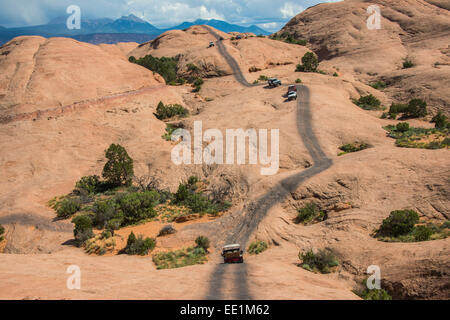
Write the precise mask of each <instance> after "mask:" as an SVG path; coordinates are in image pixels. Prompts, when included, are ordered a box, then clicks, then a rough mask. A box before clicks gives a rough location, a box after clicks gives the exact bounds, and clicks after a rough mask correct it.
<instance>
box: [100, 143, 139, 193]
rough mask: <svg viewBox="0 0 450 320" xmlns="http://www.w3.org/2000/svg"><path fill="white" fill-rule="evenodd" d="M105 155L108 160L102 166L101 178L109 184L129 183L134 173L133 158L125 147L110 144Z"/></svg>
mask: <svg viewBox="0 0 450 320" xmlns="http://www.w3.org/2000/svg"><path fill="white" fill-rule="evenodd" d="M105 156H106V159H107V160H108V161H107V162H106V164H105V166H104V167H103V173H102V176H103V178H104V179H106V181H107V182H108V183H110V184H111V185H115V186H121V185H130V184H131V181H132V178H133V175H134V170H133V159H131V157H130V156H129V155H128V153H127V151H126V150H125V148H124V147H122V146H121V145H120V144H111V145H110V146H109V148H108V149H107V150H106V151H105Z"/></svg>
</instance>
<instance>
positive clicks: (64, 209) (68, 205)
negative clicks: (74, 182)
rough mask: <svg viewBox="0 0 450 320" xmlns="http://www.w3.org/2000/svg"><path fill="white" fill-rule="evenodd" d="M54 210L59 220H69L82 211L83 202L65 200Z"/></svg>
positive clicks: (73, 199) (56, 205)
mask: <svg viewBox="0 0 450 320" xmlns="http://www.w3.org/2000/svg"><path fill="white" fill-rule="evenodd" d="M54 208H55V210H56V215H57V216H58V217H59V218H68V217H70V216H71V215H73V214H75V213H76V212H77V211H79V210H80V209H81V202H80V200H79V199H78V198H65V199H63V200H61V201H59V202H57V203H56V204H55V206H54Z"/></svg>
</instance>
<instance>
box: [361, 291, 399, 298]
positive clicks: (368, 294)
mask: <svg viewBox="0 0 450 320" xmlns="http://www.w3.org/2000/svg"><path fill="white" fill-rule="evenodd" d="M361 298H363V299H364V300H392V297H391V296H390V294H389V293H388V292H387V291H386V290H384V289H372V290H368V289H367V290H366V291H365V292H364V293H363V294H362V295H361Z"/></svg>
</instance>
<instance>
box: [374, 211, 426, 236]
mask: <svg viewBox="0 0 450 320" xmlns="http://www.w3.org/2000/svg"><path fill="white" fill-rule="evenodd" d="M418 222H419V215H418V214H417V212H415V211H414V210H395V211H392V212H391V214H390V215H389V217H387V218H386V219H384V220H383V222H382V224H381V227H380V229H379V230H378V234H379V235H381V236H389V237H398V236H401V235H405V234H408V233H410V232H411V231H412V230H413V228H414V225H415V224H417V223H418Z"/></svg>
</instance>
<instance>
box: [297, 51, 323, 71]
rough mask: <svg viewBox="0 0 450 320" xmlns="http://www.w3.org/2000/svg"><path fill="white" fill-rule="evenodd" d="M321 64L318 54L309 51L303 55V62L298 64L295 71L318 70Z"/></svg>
mask: <svg viewBox="0 0 450 320" xmlns="http://www.w3.org/2000/svg"><path fill="white" fill-rule="evenodd" d="M318 66H319V60H318V59H317V56H316V55H315V54H314V53H312V52H307V53H305V55H304V56H303V57H302V64H299V65H297V68H296V70H295V71H297V72H317V67H318Z"/></svg>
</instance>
